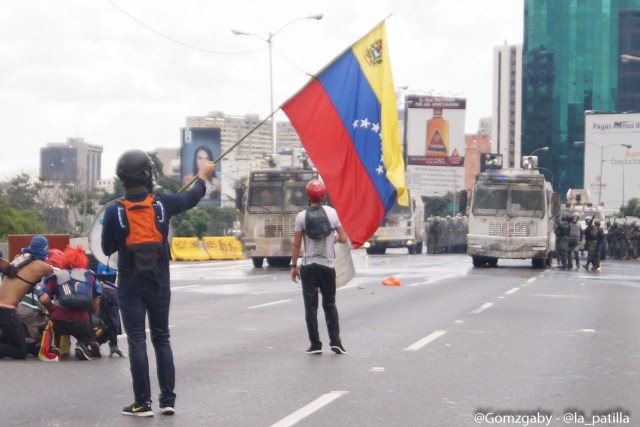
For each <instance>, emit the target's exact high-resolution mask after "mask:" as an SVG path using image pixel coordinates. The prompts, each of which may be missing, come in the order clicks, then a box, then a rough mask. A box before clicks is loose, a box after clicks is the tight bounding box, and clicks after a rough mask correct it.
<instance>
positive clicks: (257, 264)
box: [251, 256, 264, 268]
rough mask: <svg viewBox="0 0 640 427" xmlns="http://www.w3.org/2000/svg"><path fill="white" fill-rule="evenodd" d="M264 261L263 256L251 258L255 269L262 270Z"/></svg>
mask: <svg viewBox="0 0 640 427" xmlns="http://www.w3.org/2000/svg"><path fill="white" fill-rule="evenodd" d="M263 261H264V258H263V257H261V256H254V257H251V262H253V267H254V268H262V262H263Z"/></svg>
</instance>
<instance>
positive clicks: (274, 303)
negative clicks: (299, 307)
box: [249, 299, 291, 309]
mask: <svg viewBox="0 0 640 427" xmlns="http://www.w3.org/2000/svg"><path fill="white" fill-rule="evenodd" d="M285 302H291V300H290V299H282V300H280V301H273V302H267V303H265V304H258V305H252V306H251V307H249V308H250V309H254V308H262V307H269V306H272V305H277V304H284V303H285Z"/></svg>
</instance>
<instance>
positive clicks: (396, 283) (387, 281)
mask: <svg viewBox="0 0 640 427" xmlns="http://www.w3.org/2000/svg"><path fill="white" fill-rule="evenodd" d="M382 284H383V285H384V286H400V281H399V280H398V279H396V278H395V277H393V276H391V277H387V278H386V279H384V280H383V281H382Z"/></svg>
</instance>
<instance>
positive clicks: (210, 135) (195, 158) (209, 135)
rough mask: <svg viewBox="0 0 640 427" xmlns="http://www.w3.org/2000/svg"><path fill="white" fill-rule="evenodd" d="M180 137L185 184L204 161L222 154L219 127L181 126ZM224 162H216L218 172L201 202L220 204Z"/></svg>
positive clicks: (181, 168) (182, 176)
mask: <svg viewBox="0 0 640 427" xmlns="http://www.w3.org/2000/svg"><path fill="white" fill-rule="evenodd" d="M180 139H181V141H182V143H181V146H180V176H181V178H182V183H183V185H185V184H187V183H188V182H189V181H191V179H192V178H193V177H194V176H196V175H197V173H198V166H199V164H201V163H202V162H205V161H209V160H215V159H216V158H217V157H218V156H220V129H219V128H212V127H206V128H181V129H180ZM221 176H222V162H218V163H217V164H216V172H215V174H214V176H213V177H212V178H211V180H210V181H209V182H207V183H206V184H207V192H206V193H205V195H204V197H203V198H202V200H201V201H200V204H215V205H216V206H220V194H221V184H222V183H221V181H220V177H221Z"/></svg>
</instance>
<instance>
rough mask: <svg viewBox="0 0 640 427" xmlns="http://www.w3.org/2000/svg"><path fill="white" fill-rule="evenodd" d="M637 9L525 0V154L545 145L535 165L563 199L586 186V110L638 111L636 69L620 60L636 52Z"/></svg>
mask: <svg viewBox="0 0 640 427" xmlns="http://www.w3.org/2000/svg"><path fill="white" fill-rule="evenodd" d="M639 12H640V0H591V1H570V0H554V1H549V0H525V3H524V45H523V52H522V58H523V76H522V153H523V154H527V153H531V152H533V151H534V150H536V149H538V148H541V147H545V146H548V147H550V150H549V151H546V152H541V153H539V161H540V166H543V167H545V168H547V169H550V170H551V171H552V173H553V187H554V190H555V191H558V192H559V193H560V194H561V195H562V197H563V198H564V195H565V194H566V192H567V189H569V188H583V187H584V182H583V180H584V179H583V177H584V150H585V146H588V144H581V145H580V144H575V142H576V141H584V140H585V137H584V134H585V111H598V112H616V111H618V112H621V111H640V83H639V79H638V75H639V74H640V68H638V66H639V65H638V63H628V64H625V63H623V62H621V55H638V54H640V32H638V30H637V29H638V28H639V22H640V16H639ZM626 49H629V51H626ZM634 73H635V74H634ZM587 142H590V141H587Z"/></svg>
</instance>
